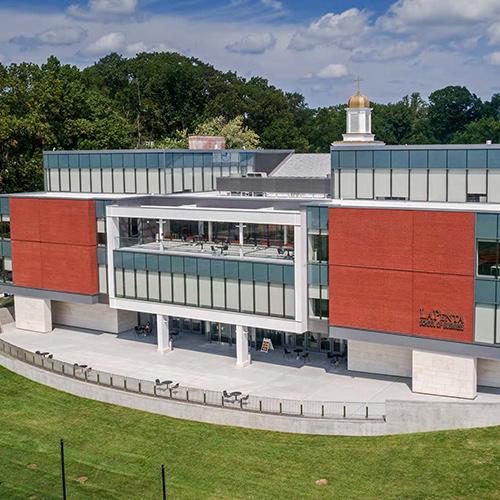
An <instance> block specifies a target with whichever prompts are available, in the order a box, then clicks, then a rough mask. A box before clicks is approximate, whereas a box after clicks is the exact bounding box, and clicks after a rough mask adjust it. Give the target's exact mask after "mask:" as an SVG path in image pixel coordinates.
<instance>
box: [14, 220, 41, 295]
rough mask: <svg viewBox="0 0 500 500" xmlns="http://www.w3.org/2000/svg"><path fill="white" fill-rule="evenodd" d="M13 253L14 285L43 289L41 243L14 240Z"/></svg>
mask: <svg viewBox="0 0 500 500" xmlns="http://www.w3.org/2000/svg"><path fill="white" fill-rule="evenodd" d="M11 217H12V212H11ZM11 220H13V219H11ZM11 251H12V279H13V281H14V284H16V285H19V286H27V287H31V288H42V258H41V255H40V243H38V242H33V241H18V240H12V242H11Z"/></svg>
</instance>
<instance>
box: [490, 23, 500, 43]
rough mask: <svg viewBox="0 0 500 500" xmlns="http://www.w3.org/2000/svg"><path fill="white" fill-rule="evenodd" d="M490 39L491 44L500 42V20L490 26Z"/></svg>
mask: <svg viewBox="0 0 500 500" xmlns="http://www.w3.org/2000/svg"><path fill="white" fill-rule="evenodd" d="M488 40H489V42H490V45H498V44H500V22H496V23H493V24H492V25H491V26H490V27H489V28H488Z"/></svg>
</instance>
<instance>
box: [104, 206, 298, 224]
mask: <svg viewBox="0 0 500 500" xmlns="http://www.w3.org/2000/svg"><path fill="white" fill-rule="evenodd" d="M106 214H107V216H108V217H134V218H146V219H170V220H198V221H219V222H235V223H238V222H242V223H249V224H276V225H290V226H298V225H299V224H300V212H299V211H298V210H269V209H260V210H259V209H239V208H206V207H203V208H198V207H193V206H192V205H191V206H180V207H161V206H141V207H121V206H116V205H109V206H108V207H106Z"/></svg>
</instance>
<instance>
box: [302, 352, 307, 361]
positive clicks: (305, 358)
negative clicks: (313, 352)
mask: <svg viewBox="0 0 500 500" xmlns="http://www.w3.org/2000/svg"><path fill="white" fill-rule="evenodd" d="M302 359H303V361H304V363H305V362H306V361H307V360H308V359H309V353H308V352H306V353H305V354H302Z"/></svg>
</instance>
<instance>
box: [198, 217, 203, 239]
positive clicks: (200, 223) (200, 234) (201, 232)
mask: <svg viewBox="0 0 500 500" xmlns="http://www.w3.org/2000/svg"><path fill="white" fill-rule="evenodd" d="M203 226H204V224H203V221H202V220H199V221H198V235H199V236H203V235H204V234H205V232H204V230H203Z"/></svg>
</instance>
